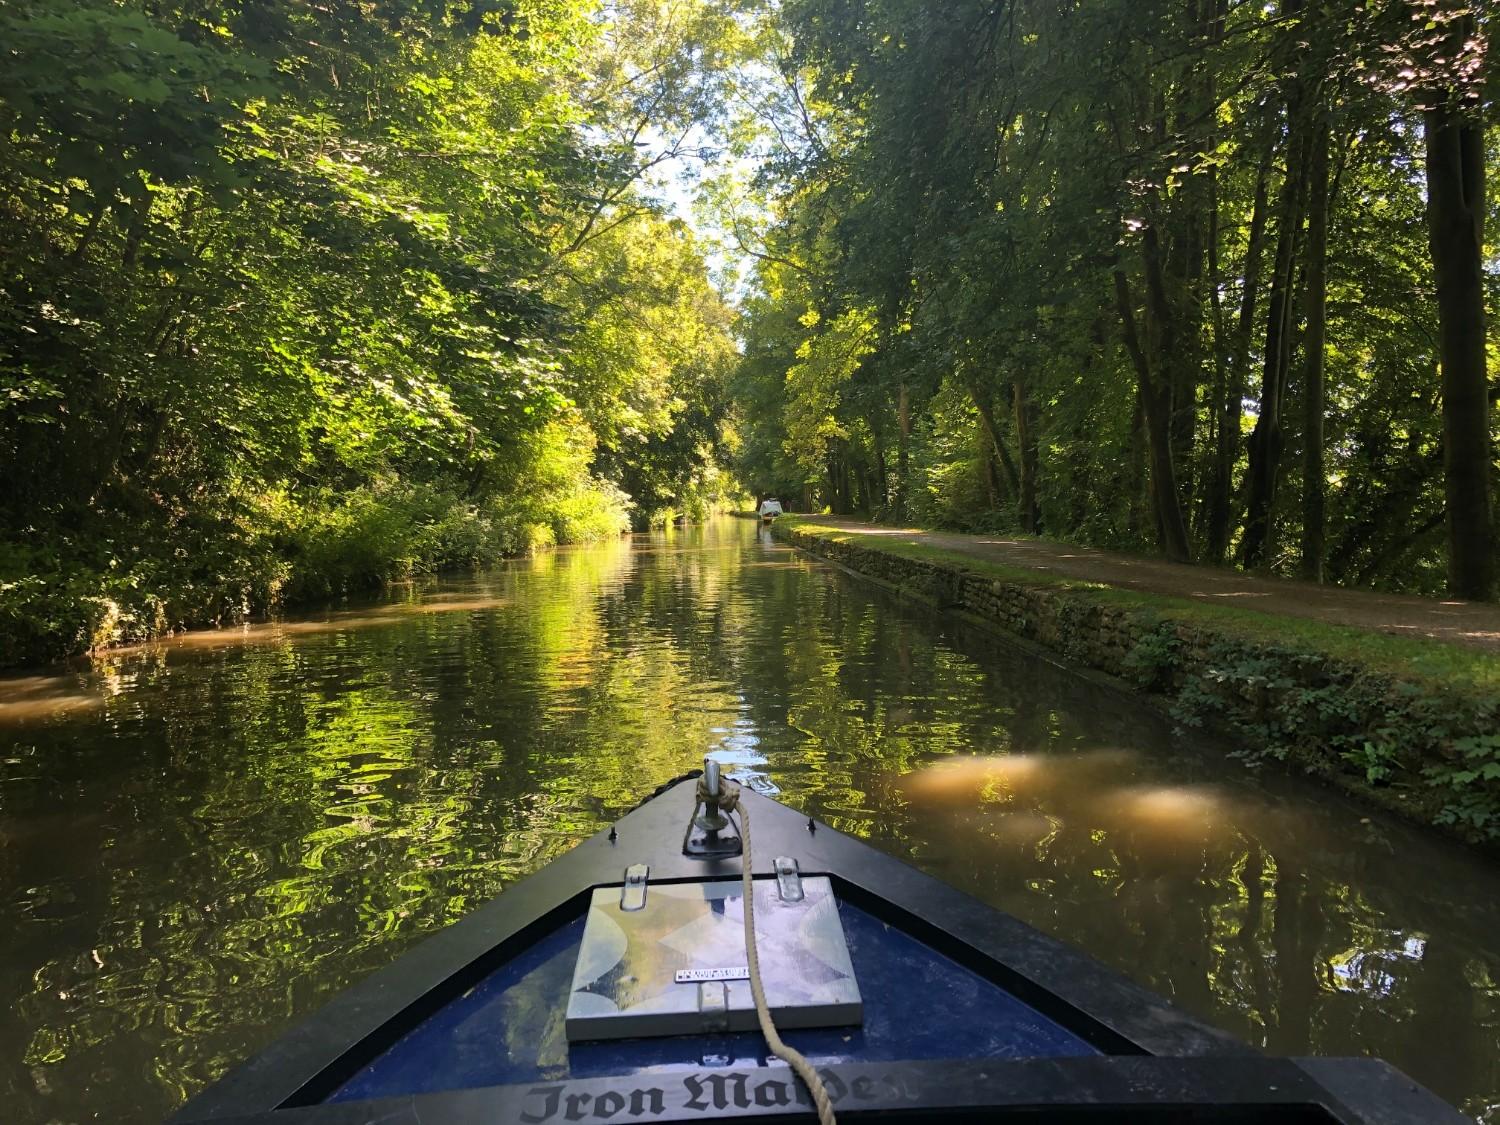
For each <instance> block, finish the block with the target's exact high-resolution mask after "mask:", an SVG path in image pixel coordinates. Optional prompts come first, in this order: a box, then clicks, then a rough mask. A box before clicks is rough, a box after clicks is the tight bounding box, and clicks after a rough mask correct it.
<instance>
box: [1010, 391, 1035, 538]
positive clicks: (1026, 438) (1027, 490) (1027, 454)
mask: <svg viewBox="0 0 1500 1125" xmlns="http://www.w3.org/2000/svg"><path fill="white" fill-rule="evenodd" d="M1012 389H1013V392H1014V402H1015V415H1016V445H1017V447H1018V448H1019V450H1020V454H1021V481H1020V489H1019V500H1018V501H1017V506H1016V507H1017V515H1018V516H1019V517H1020V520H1021V530H1022V531H1024V532H1026V533H1027V534H1028V535H1035V534H1036V532H1037V522H1038V521H1037V505H1036V425H1035V422H1034V419H1033V418H1032V414H1033V410H1032V406H1031V402H1030V400H1029V399H1028V398H1027V395H1026V387H1025V384H1023V383H1022V382H1021V381H1020V380H1017V381H1016V382H1015V383H1014V384H1012Z"/></svg>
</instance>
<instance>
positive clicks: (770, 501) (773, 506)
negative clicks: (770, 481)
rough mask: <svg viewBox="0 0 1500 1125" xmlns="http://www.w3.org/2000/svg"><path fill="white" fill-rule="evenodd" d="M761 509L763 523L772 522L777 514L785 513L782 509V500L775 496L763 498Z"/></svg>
mask: <svg viewBox="0 0 1500 1125" xmlns="http://www.w3.org/2000/svg"><path fill="white" fill-rule="evenodd" d="M759 511H760V518H761V522H762V523H770V522H771V521H772V520H774V519H775V518H776V517H777V516H779V515H782V514H784V513H783V512H782V510H781V501H780V500H777V499H775V498H774V497H767V498H766V499H764V500H762V501H761V502H760V509H759Z"/></svg>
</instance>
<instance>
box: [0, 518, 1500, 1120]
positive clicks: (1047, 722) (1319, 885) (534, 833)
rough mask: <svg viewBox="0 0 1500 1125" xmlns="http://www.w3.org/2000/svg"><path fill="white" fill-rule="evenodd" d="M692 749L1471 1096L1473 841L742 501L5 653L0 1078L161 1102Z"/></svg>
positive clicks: (1494, 1069) (1269, 1043)
mask: <svg viewBox="0 0 1500 1125" xmlns="http://www.w3.org/2000/svg"><path fill="white" fill-rule="evenodd" d="M706 751H708V752H712V753H713V754H715V755H716V756H718V757H719V758H720V759H722V760H723V761H725V762H726V763H728V764H730V765H731V766H733V767H735V768H740V769H755V770H759V771H761V772H763V773H765V774H767V775H768V776H769V777H770V778H771V779H773V780H774V781H775V782H776V783H777V784H778V785H780V786H781V787H782V791H783V798H784V799H785V800H787V801H788V802H790V803H792V804H794V805H796V806H798V807H800V808H803V809H805V810H807V811H808V812H809V813H812V814H813V815H816V816H818V817H820V818H822V819H824V820H827V821H829V822H830V823H832V824H833V825H834V826H836V827H837V828H839V829H841V830H843V831H846V832H851V833H854V834H856V835H859V836H861V837H864V838H866V839H868V840H870V841H871V842H872V843H874V844H875V845H876V846H877V847H879V848H881V849H883V850H884V851H887V852H889V853H892V854H894V855H897V856H900V857H902V858H904V859H907V860H910V861H911V862H913V863H915V864H917V865H918V866H920V867H922V868H923V869H925V870H927V871H930V872H932V873H933V874H935V875H937V876H939V877H940V878H942V879H944V880H947V881H948V882H950V883H952V884H954V885H955V886H958V887H960V888H962V889H963V890H965V891H968V892H970V893H972V894H975V895H977V896H979V897H980V898H982V899H984V900H986V901H988V902H991V903H993V904H995V905H996V906H999V907H1001V908H1003V909H1005V910H1008V911H1010V912H1012V913H1014V914H1016V915H1019V916H1020V917H1021V918H1023V919H1025V920H1026V921H1027V922H1030V923H1031V924H1032V925H1034V926H1037V927H1040V928H1041V929H1043V930H1045V931H1047V932H1048V933H1051V934H1054V935H1056V936H1057V937H1060V938H1063V939H1064V940H1066V941H1069V942H1073V943H1076V944H1077V945H1079V946H1081V947H1082V948H1084V949H1086V950H1087V951H1088V952H1090V953H1092V954H1094V955H1095V956H1097V957H1099V958H1101V959H1102V960H1104V961H1106V962H1108V963H1109V964H1110V965H1113V966H1114V967H1116V968H1117V969H1119V970H1121V971H1122V972H1124V973H1126V974H1127V975H1129V976H1131V977H1133V978H1135V979H1136V980H1137V981H1139V982H1141V983H1142V984H1145V985H1147V986H1149V987H1151V988H1154V989H1157V990H1159V991H1161V992H1163V993H1166V994H1167V995H1169V996H1171V997H1172V998H1173V999H1174V1000H1175V1001H1176V1002H1177V1003H1179V1004H1181V1005H1182V1006H1183V1007H1185V1008H1187V1009H1188V1010H1189V1011H1191V1012H1194V1013H1196V1014H1198V1015H1200V1016H1204V1017H1207V1018H1209V1019H1211V1020H1213V1021H1214V1022H1216V1023H1218V1024H1219V1025H1221V1026H1223V1027H1225V1028H1227V1029H1229V1030H1231V1031H1234V1032H1236V1033H1238V1034H1239V1035H1242V1036H1244V1037H1247V1038H1248V1039H1250V1040H1251V1041H1252V1042H1254V1043H1255V1044H1257V1045H1259V1046H1261V1047H1263V1048H1265V1049H1267V1050H1269V1051H1273V1052H1277V1053H1291V1054H1303V1053H1320V1054H1331V1055H1360V1054H1373V1055H1380V1056H1383V1057H1385V1058H1387V1059H1390V1060H1391V1061H1392V1062H1394V1063H1396V1064H1397V1065H1399V1066H1401V1067H1403V1068H1404V1069H1406V1070H1408V1071H1409V1072H1410V1073H1412V1074H1413V1075H1414V1076H1415V1077H1417V1078H1418V1079H1419V1080H1421V1081H1423V1082H1425V1083H1426V1084H1428V1085H1430V1086H1431V1087H1433V1088H1434V1089H1436V1090H1437V1091H1438V1092H1440V1093H1441V1094H1443V1095H1445V1096H1447V1097H1448V1098H1450V1099H1452V1100H1454V1101H1456V1102H1458V1103H1459V1104H1461V1105H1462V1106H1463V1107H1464V1108H1465V1109H1466V1110H1467V1111H1468V1112H1469V1113H1471V1114H1473V1115H1474V1116H1476V1117H1478V1118H1480V1119H1481V1120H1484V1121H1486V1122H1492V1123H1500V1062H1497V1059H1500V992H1497V986H1500V936H1497V935H1500V875H1497V873H1496V871H1495V870H1494V868H1493V867H1492V866H1490V865H1487V864H1486V863H1484V862H1483V861H1481V860H1480V859H1478V858H1477V857H1475V856H1474V855H1471V854H1469V853H1467V852H1465V851H1464V850H1462V849H1460V848H1458V847H1456V846H1452V845H1449V844H1447V843H1445V842H1442V841H1439V840H1436V839H1434V838H1431V837H1429V836H1428V835H1425V834H1423V833H1420V832H1417V831H1414V830H1412V829H1409V828H1407V827H1405V826H1404V825H1401V824H1399V823H1396V822H1394V821H1392V820H1390V819H1388V818H1386V817H1383V816H1381V815H1379V814H1375V813H1371V812H1368V811H1365V810H1362V809H1360V808H1359V807H1357V806H1355V805H1353V804H1350V803H1349V802H1347V801H1346V800H1344V799H1343V798H1341V797H1340V796H1338V795H1337V794H1335V793H1333V792H1331V791H1329V790H1327V789H1324V788H1321V787H1319V786H1318V785H1316V784H1313V783H1310V782H1307V781H1305V780H1298V779H1292V778H1287V777H1282V776H1279V775H1275V774H1272V773H1268V772H1265V771H1263V772H1261V773H1259V774H1257V773H1255V772H1252V771H1251V770H1249V769H1247V768H1246V767H1245V766H1243V765H1242V764H1241V763H1240V762H1238V761H1236V760H1235V759H1234V758H1233V757H1231V756H1230V755H1228V754H1227V753H1226V752H1225V750H1224V748H1221V747H1215V746H1211V745H1205V744H1204V743H1203V742H1202V740H1201V739H1198V738H1196V737H1194V736H1192V735H1186V736H1174V734H1173V732H1172V730H1171V727H1170V725H1169V724H1168V723H1167V722H1166V721H1165V720H1163V719H1162V718H1160V717H1159V716H1158V715H1156V714H1155V713H1154V712H1152V711H1150V710H1148V709H1146V708H1144V707H1142V706H1139V705H1137V704H1134V703H1132V702H1131V701H1129V700H1128V699H1126V698H1124V697H1122V696H1120V695H1117V694H1115V693H1113V692H1111V691H1109V690H1107V689H1102V688H1099V687H1097V686H1094V685H1092V684H1090V683H1089V682H1087V681H1085V680H1083V679H1081V678H1078V677H1075V676H1073V675H1071V674H1069V673H1066V672H1064V671H1061V670H1058V669H1055V668H1053V667H1051V666H1049V665H1048V664H1046V663H1044V662H1041V661H1039V660H1037V659H1035V658H1034V657H1031V656H1028V655H1023V654H1020V653H1017V652H1015V651H1013V650H1011V649H1009V648H1008V647H1007V646H1005V645H1004V644H1003V643H1001V642H999V641H998V640H996V639H994V638H992V637H990V636H988V635H986V634H983V633H979V632H972V631H968V630H966V629H964V628H962V627H958V626H954V625H951V624H949V623H946V622H943V621H941V620H938V619H935V618H934V616H933V615H932V614H930V613H929V612H927V611H926V610H924V609H920V608H916V607H913V606H910V605H907V604H903V603H901V602H899V601H897V600H895V599H894V598H892V597H890V596H888V595H886V594H884V593H883V592H880V591H878V590H875V589H873V588H871V587H869V586H867V585H865V584H862V583H859V582H856V581H854V580H852V579H850V578H848V577H846V576H844V575H843V574H841V573H839V572H838V571H836V570H833V569H831V568H829V567H827V566H825V565H823V564H821V563H819V562H816V561H814V560H811V559H809V558H807V557H804V556H800V555H797V554H795V553H793V552H792V551H790V550H788V549H786V548H784V547H782V546H780V545H779V544H773V543H772V542H771V541H770V540H769V538H767V537H766V536H765V535H764V533H763V532H762V531H761V530H760V528H758V527H757V526H756V525H754V524H752V523H750V522H748V521H736V520H724V521H720V522H717V523H714V524H711V525H709V526H708V527H706V528H703V529H695V530H690V531H683V532H677V533H668V534H658V535H653V536H649V537H645V536H642V537H637V538H635V539H634V540H630V541H622V542H619V543H611V544H607V545H603V546H596V547H589V548H584V549H577V550H559V551H556V552H554V553H549V554H544V555H540V556H538V557H537V558H535V559H531V560H526V561H520V562H516V563H514V564H512V565H509V566H506V567H503V568H501V569H498V570H495V571H493V572H490V573H487V574H485V575H482V576H479V577H462V578H457V579H443V580H438V581H432V582H424V583H419V584H415V585H411V586H405V587H400V588H398V589H397V590H396V591H394V592H393V594H392V595H391V596H390V597H388V598H386V599H384V600H382V601H380V602H379V603H371V604H364V605H360V606H355V607H348V608H343V609H340V610H338V611H334V612H329V613H326V614H323V615H321V616H317V617H313V618H304V619H297V620H294V621H288V622H283V623H279V624H271V625H263V626H255V627H251V628H247V629H242V630H233V631H227V632H214V633H200V634H190V635H188V636H186V637H183V638H179V639H178V640H177V641H174V642H172V643H169V644H163V645H158V646H151V647H147V648H143V649H139V650H136V651H126V652H119V653H114V654H110V655H108V656H107V657H105V658H104V659H102V660H100V661H99V662H98V663H97V664H95V665H94V666H93V667H92V668H91V669H90V670H88V671H83V672H78V673H70V674H64V675H53V676H37V677H26V678H19V679H12V680H9V681H5V682H0V1013H3V1014H0V1105H3V1106H4V1107H5V1109H4V1110H3V1111H0V1112H3V1116H4V1119H5V1120H6V1121H16V1122H26V1123H29V1122H79V1121H95V1120H101V1121H112V1122H136V1121H140V1122H150V1121H156V1120H159V1119H160V1118H161V1117H162V1116H163V1115H164V1114H166V1113H167V1112H169V1111H170V1110H171V1109H172V1108H173V1107H174V1106H176V1105H178V1104H179V1103H181V1101H182V1100H183V1099H185V1098H186V1097H187V1096H188V1095H190V1094H191V1093H192V1092H193V1091H195V1090H197V1089H198V1088H200V1087H201V1086H203V1085H204V1084H205V1083H207V1082H209V1081H211V1080H212V1079H213V1078H214V1077H215V1076H216V1075H218V1074H220V1073H221V1072H222V1071H223V1070H224V1069H225V1068H227V1067H228V1066H230V1065H231V1064H233V1063H234V1062H235V1061H237V1060H239V1059H241V1058H243V1057H244V1056H245V1055H246V1054H247V1053H249V1052H251V1051H253V1050H255V1049H256V1048H257V1047H259V1046H261V1045H262V1044H264V1043H266V1042H267V1041H268V1040H270V1039H271V1038H272V1037H274V1036H275V1035H276V1034H277V1033H278V1032H280V1031H282V1030H283V1029H285V1028H286V1027H287V1026H288V1025H289V1024H291V1023H292V1022H293V1021H294V1020H296V1019H297V1018H298V1017H299V1016H302V1015H305V1014H306V1013H308V1012H311V1011H312V1010H314V1009H315V1008H317V1007H318V1006H319V1005H320V1004H322V1003H323V1002H324V1001H325V1000H327V999H328V998H329V997H330V996H332V995H333V994H334V993H336V992H337V991H338V990H339V989H341V988H343V987H344V986H345V985H347V984H349V983H351V982H352V981H355V980H358V979H359V978H360V977H362V976H364V975H365V974H367V973H369V972H370V971H371V970H373V969H376V968H378V967H380V966H382V965H385V964H387V963H388V962H390V961H391V960H392V959H393V958H394V957H396V956H397V955H398V954H399V953H401V952H402V951H403V950H405V949H406V948H408V947H409V946H411V945H412V944H413V943H414V942H416V941H417V940H419V939H420V938H421V937H422V936H423V935H425V934H428V933H431V932H432V931H434V930H436V929H437V928H439V927H441V926H443V925H445V924H447V923H449V922H451V921H453V920H455V919H457V918H460V917H462V916H463V915H464V914H465V913H466V912H467V911H469V910H470V909H472V908H473V907H474V906H475V905H477V904H478V903H480V902H481V901H483V900H484V899H486V898H488V897H489V896H491V895H493V894H495V893H496V892H498V891H500V890H502V889H503V888H504V887H505V886H506V885H507V884H509V883H511V882H513V881H515V880H517V879H519V878H521V877H522V876H524V875H526V874H527V873H528V872H531V871H534V870H536V869H537V868H538V867H540V866H541V865H542V864H544V863H545V862H546V861H547V860H548V859H550V858H551V857H553V856H555V855H557V854H559V853H560V852H562V851H564V850H566V849H567V848H568V847H569V846H570V845H571V844H573V843H575V842H576V841H578V840H579V839H581V838H583V837H584V836H586V835H588V834H590V833H592V832H594V831H596V830H597V829H599V828H600V827H601V826H604V825H606V824H608V823H609V822H610V821H611V820H612V819H613V818H615V817H616V816H617V815H618V814H620V813H621V812H622V811H624V810H625V809H628V808H629V807H630V806H631V805H633V804H634V803H635V802H636V801H638V800H639V799H640V798H641V797H642V796H644V795H645V794H647V793H649V792H650V791H651V790H652V789H653V788H654V787H655V786H656V785H658V784H659V783H661V782H662V781H664V780H666V779H667V778H670V777H672V776H674V775H676V774H678V773H680V772H682V771H683V770H685V769H687V768H689V767H691V766H693V765H695V764H697V763H698V762H699V760H700V759H701V757H702V756H703V754H704V753H705V752H706Z"/></svg>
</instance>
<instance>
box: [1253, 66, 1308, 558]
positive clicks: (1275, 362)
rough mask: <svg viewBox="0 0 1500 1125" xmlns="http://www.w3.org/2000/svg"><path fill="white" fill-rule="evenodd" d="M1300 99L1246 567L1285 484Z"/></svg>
mask: <svg viewBox="0 0 1500 1125" xmlns="http://www.w3.org/2000/svg"><path fill="white" fill-rule="evenodd" d="M1301 116H1302V106H1301V96H1300V93H1299V92H1298V91H1297V90H1296V89H1294V90H1293V92H1292V94H1290V95H1289V96H1288V98H1287V164H1286V178H1285V179H1284V180H1283V181H1282V185H1281V198H1280V202H1279V203H1278V204H1277V208H1276V210H1277V215H1278V221H1279V223H1280V226H1279V229H1278V230H1277V232H1276V264H1275V269H1274V272H1273V273H1272V275H1271V297H1270V304H1269V308H1268V309H1267V312H1266V352H1265V360H1264V364H1263V367H1262V372H1263V375H1262V380H1261V393H1260V413H1259V416H1258V417H1257V418H1256V421H1255V430H1254V431H1253V432H1252V433H1251V434H1250V471H1249V477H1248V480H1247V485H1248V492H1249V497H1248V500H1247V502H1246V512H1245V537H1244V539H1243V541H1242V542H1241V544H1240V552H1241V558H1242V559H1243V561H1244V564H1245V566H1246V567H1257V566H1260V565H1261V564H1262V563H1263V562H1265V560H1266V556H1267V554H1268V553H1269V551H1270V549H1271V545H1272V539H1273V537H1274V532H1275V527H1274V524H1273V520H1274V516H1275V505H1276V487H1277V485H1278V484H1279V483H1280V480H1281V454H1282V449H1283V446H1284V445H1285V438H1284V437H1283V435H1282V432H1281V412H1282V409H1283V407H1284V405H1285V397H1286V382H1287V371H1288V368H1289V367H1290V366H1291V342H1292V324H1293V315H1292V314H1293V306H1294V304H1295V302H1294V301H1293V299H1292V295H1293V292H1294V290H1295V283H1296V280H1297V277H1296V267H1297V244H1298V241H1299V236H1300V233H1301V227H1302V212H1303V209H1304V200H1305V196H1306V190H1305V189H1306V178H1307V176H1306V173H1307V162H1306V160H1305V156H1306V140H1305V136H1304V134H1303V130H1302V127H1301V122H1300V118H1301Z"/></svg>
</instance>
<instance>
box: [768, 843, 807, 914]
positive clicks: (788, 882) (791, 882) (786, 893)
mask: <svg viewBox="0 0 1500 1125" xmlns="http://www.w3.org/2000/svg"><path fill="white" fill-rule="evenodd" d="M772 866H773V870H775V872H776V893H777V894H779V895H780V896H781V901H782V902H801V901H802V869H801V868H800V867H798V866H797V861H796V860H795V859H793V858H792V857H791V856H789V855H779V856H777V857H776V859H775V860H774V861H773V864H772Z"/></svg>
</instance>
